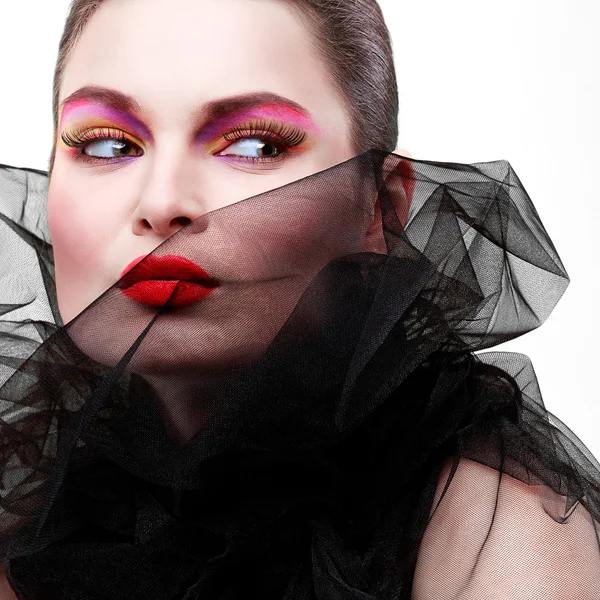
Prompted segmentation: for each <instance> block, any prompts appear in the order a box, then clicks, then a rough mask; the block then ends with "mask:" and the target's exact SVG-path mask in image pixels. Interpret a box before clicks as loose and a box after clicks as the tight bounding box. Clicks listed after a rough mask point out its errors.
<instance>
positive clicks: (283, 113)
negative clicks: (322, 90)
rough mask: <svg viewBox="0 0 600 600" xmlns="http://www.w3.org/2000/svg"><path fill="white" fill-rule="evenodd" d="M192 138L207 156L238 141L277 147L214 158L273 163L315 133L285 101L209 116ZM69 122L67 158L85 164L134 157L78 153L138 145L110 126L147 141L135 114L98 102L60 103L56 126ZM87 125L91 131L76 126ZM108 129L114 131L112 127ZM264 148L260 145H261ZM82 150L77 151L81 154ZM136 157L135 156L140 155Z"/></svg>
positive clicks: (65, 139)
mask: <svg viewBox="0 0 600 600" xmlns="http://www.w3.org/2000/svg"><path fill="white" fill-rule="evenodd" d="M212 117H213V118H212V120H210V121H209V122H207V123H206V124H205V125H204V126H203V127H202V128H201V129H200V130H199V132H198V133H197V134H196V136H195V138H194V140H195V143H200V144H202V145H203V146H204V148H205V149H206V152H207V154H216V153H218V152H224V151H225V150H226V149H227V148H228V147H230V146H231V145H232V144H233V143H235V142H236V141H238V140H247V139H259V140H262V141H263V142H265V143H266V144H267V145H272V146H275V147H276V148H279V149H280V151H279V154H278V155H273V154H272V153H270V154H268V155H267V156H247V155H239V154H236V153H235V152H233V151H232V152H230V153H228V154H217V155H218V156H220V157H221V158H224V159H227V160H232V161H236V162H240V161H246V162H252V163H266V162H268V163H274V162H277V161H280V160H283V159H284V158H285V156H286V155H288V154H293V153H294V152H295V151H297V149H298V147H299V146H300V145H301V144H302V143H303V142H304V140H305V138H306V135H307V132H308V131H311V132H319V131H320V130H319V129H318V127H317V126H316V125H315V124H314V122H313V121H312V119H310V117H308V116H307V115H306V114H305V113H304V112H302V111H301V110H297V109H295V108H294V107H293V106H290V105H288V104H286V103H281V102H271V103H263V104H258V105H255V106H251V107H249V108H240V109H238V110H237V111H233V112H232V113H230V112H226V113H224V114H221V115H219V114H218V113H217V114H213V115H212ZM71 121H74V126H73V128H72V129H71V130H69V131H66V129H67V127H65V131H63V133H62V134H61V136H60V138H61V140H62V142H63V144H64V145H65V146H67V147H68V148H70V149H71V154H73V155H75V158H77V159H80V158H81V159H83V160H85V161H86V162H91V163H97V164H101V163H102V162H115V161H118V162H120V161H122V160H123V159H129V158H135V155H134V156H132V155H128V156H120V157H112V156H111V157H107V156H90V155H88V154H86V153H85V152H84V151H83V150H81V149H84V150H85V148H86V147H87V146H88V145H89V144H90V143H92V142H94V141H101V140H102V141H106V142H107V143H108V144H110V143H112V144H113V145H114V147H119V149H122V148H124V147H127V146H129V147H131V146H138V147H139V143H138V142H136V141H135V140H134V139H133V140H132V139H129V138H128V136H127V135H126V134H125V133H124V132H123V131H120V130H119V129H115V128H114V126H117V127H122V128H124V129H126V130H127V132H128V133H131V134H132V135H133V136H135V137H137V138H139V139H141V140H148V141H150V142H151V141H152V133H151V132H150V130H149V129H148V127H147V126H146V125H145V124H144V123H143V122H142V121H140V120H139V119H138V118H137V117H136V116H135V115H132V114H130V113H128V112H124V111H121V110H118V109H116V108H112V107H109V106H105V105H103V104H100V103H98V102H97V101H96V102H95V101H93V100H87V99H85V98H77V99H74V100H71V101H69V102H68V103H67V104H65V106H64V109H63V113H62V115H61V126H62V125H63V123H64V122H67V123H70V122H71ZM85 121H89V122H90V127H83V126H81V125H79V126H77V125H76V124H79V123H82V122H85ZM111 125H112V126H113V127H111ZM263 148H264V145H263ZM80 150H81V151H80ZM139 155H140V154H138V156H139Z"/></svg>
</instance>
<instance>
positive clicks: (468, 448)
mask: <svg viewBox="0 0 600 600" xmlns="http://www.w3.org/2000/svg"><path fill="white" fill-rule="evenodd" d="M47 184H48V180H47V174H46V173H45V172H42V171H35V170H32V169H19V168H15V167H9V166H1V167H0V228H1V233H0V248H1V250H0V268H1V270H0V277H1V285H0V293H1V294H2V297H1V298H0V409H1V410H2V414H1V415H0V417H1V421H0V424H1V425H2V436H1V438H0V439H1V448H2V469H1V471H0V472H1V473H2V490H1V491H2V493H1V497H2V499H1V501H0V506H1V510H2V512H1V513H0V519H1V520H0V549H1V554H2V559H3V560H5V561H6V562H7V566H8V568H7V574H8V576H9V581H10V582H11V585H12V587H13V588H14V589H15V591H16V593H17V595H18V597H19V598H21V599H28V600H33V599H37V598H39V599H42V598H44V599H54V598H65V599H69V600H75V599H84V598H85V599H91V598H94V599H95V598H98V599H106V598H115V599H117V598H128V599H131V598H140V599H141V598H144V599H148V598H157V599H165V600H166V599H173V600H175V599H177V600H191V599H196V598H201V599H204V598H210V599H213V598H214V599H219V600H221V599H222V600H225V599H233V598H245V599H247V598H262V599H266V598H274V599H275V598H278V599H282V598H283V599H285V600H292V599H294V600H295V599H309V598H318V599H319V600H321V599H323V600H324V599H333V598H344V599H346V598H348V599H349V598H353V599H357V600H358V599H359V598H360V599H361V600H367V599H372V600H380V599H392V598H394V599H396V598H410V597H411V595H410V594H411V583H412V578H413V575H414V569H415V563H416V560H417V555H418V550H419V545H420V541H421V539H422V538H423V534H424V532H425V531H426V528H427V525H428V523H429V519H430V517H431V513H432V511H434V509H435V508H436V506H435V505H434V492H435V490H436V486H437V485H438V479H439V476H440V472H441V467H442V463H443V461H444V459H446V458H447V457H453V459H454V468H456V465H457V464H458V461H459V460H460V459H461V458H464V459H470V460H472V461H476V462H478V463H480V464H482V465H486V466H488V467H491V468H492V469H495V470H497V471H498V472H500V473H505V474H507V475H509V476H511V477H514V478H516V479H518V480H520V481H521V482H524V483H527V484H529V485H536V486H543V487H544V488H547V489H548V490H552V491H553V492H554V493H555V494H558V495H560V496H562V497H564V504H560V503H557V502H555V501H552V502H551V501H548V502H547V503H546V504H545V505H544V510H545V511H546V512H547V514H548V515H549V517H551V520H552V522H553V523H564V522H566V521H568V518H569V515H570V514H571V513H572V512H573V510H574V509H575V508H576V506H577V505H579V504H581V505H582V506H584V507H585V509H586V510H587V511H589V514H590V515H591V516H592V517H593V518H594V519H595V520H596V521H600V465H599V464H598V461H597V460H596V459H595V458H594V457H593V455H592V454H591V453H590V452H589V450H588V449H587V448H586V447H585V446H584V444H583V443H582V442H581V441H580V440H579V439H578V438H577V437H576V435H575V434H574V433H573V432H572V431H570V430H569V429H568V427H567V426H566V425H564V424H563V423H562V422H561V421H560V420H559V419H558V418H557V417H556V416H554V415H552V414H551V413H549V412H548V411H547V410H546V409H545V407H544V404H543V401H542V398H541V394H540V390H539V387H538V385H537V381H536V377H535V373H534V371H533V368H532V365H531V362H530V361H529V359H528V358H527V357H526V356H525V355H523V354H518V353H513V352H498V351H485V352H483V351H484V350H487V349H489V348H491V347H493V346H495V345H497V344H499V343H502V342H504V341H507V340H510V339H514V338H516V337H518V336H520V335H522V334H524V333H526V332H528V331H530V330H532V329H534V328H536V327H538V326H539V325H541V324H542V323H543V322H544V321H545V320H546V318H547V317H548V315H549V314H550V312H551V311H552V309H553V308H554V306H555V305H556V303H557V302H558V300H559V299H560V297H561V295H562V294H563V293H564V291H565V289H566V287H567V285H568V282H569V279H568V276H567V273H566V271H565V269H564V266H563V264H562V263H561V260H560V258H559V255H558V253H557V251H556V249H555V248H554V245H553V244H552V241H551V240H550V238H549V236H548V234H547V232H546V230H545V229H544V226H543V225H542V223H541V220H540V218H539V215H538V213H537V211H536V210H535V207H534V205H533V203H532V202H531V199H530V198H529V196H528V194H527V192H526V191H525V189H524V187H523V185H522V183H521V181H520V180H519V178H518V177H517V175H516V173H515V172H514V170H513V169H512V167H511V165H510V164H509V163H508V162H506V161H495V162H485V163H477V164H458V163H447V162H433V161H423V160H416V159H412V158H406V157H402V156H400V155H397V154H394V153H390V152H383V151H379V150H370V151H368V152H365V153H363V154H361V155H359V156H356V157H354V158H352V159H350V160H348V161H346V162H344V163H341V164H339V165H335V166H333V167H331V168H329V169H327V170H325V171H322V172H319V173H316V174H314V175H311V176H309V177H306V178H303V179H301V180H298V181H295V182H292V183H290V184H288V185H286V186H282V187H280V188H277V189H274V190H270V191H268V192H265V193H263V194H259V195H257V196H253V197H249V198H246V199H244V200H242V201H240V202H237V203H235V204H232V205H229V206H226V207H224V208H221V209H219V210H215V211H212V212H210V213H206V214H205V215H202V216H201V217H199V218H198V219H196V220H194V221H192V223H190V224H189V225H187V226H185V227H183V228H182V229H180V230H179V231H178V232H177V233H176V234H174V235H173V236H171V237H169V238H168V239H167V240H165V241H164V242H163V243H162V244H161V245H160V246H158V247H157V248H156V249H155V250H154V251H153V252H152V255H154V256H157V257H160V256H166V255H180V256H184V257H187V258H189V259H190V260H195V261H199V262H201V263H202V264H205V263H208V265H209V267H210V266H212V267H214V269H217V270H218V268H219V266H222V268H223V270H222V271H221V274H222V279H223V281H224V284H223V286H222V290H221V291H222V294H221V295H220V296H219V297H218V298H217V297H215V298H212V297H209V298H208V299H206V300H202V301H200V302H198V303H197V304H194V305H192V306H188V307H186V308H185V309H184V310H181V309H177V308H174V307H173V306H170V305H169V303H168V302H167V303H166V304H165V305H164V306H159V307H153V308H150V307H148V306H142V305H140V304H139V303H136V302H134V301H132V300H131V299H130V298H128V297H125V296H124V295H123V294H122V292H121V288H120V284H121V283H122V282H121V281H117V282H115V284H114V285H113V286H111V287H110V288H109V289H107V290H106V291H105V292H104V293H103V294H102V295H101V296H99V297H98V298H97V299H96V300H94V301H93V302H92V303H91V304H90V305H89V306H88V307H86V309H85V310H83V311H82V312H81V313H80V314H79V315H77V316H76V317H75V318H74V319H72V320H71V321H69V322H68V323H66V324H65V323H63V322H62V320H61V317H60V311H59V308H58V301H57V296H56V288H55V284H54V258H53V254H52V245H51V240H50V234H49V230H48V223H47V215H46V204H45V203H46V195H47ZM375 200H377V202H375ZM374 211H375V212H374ZM376 211H379V213H377V212H376ZM374 215H375V216H377V218H380V220H381V239H380V244H379V249H378V251H376V252H372V251H368V252H367V251H365V250H364V248H363V247H362V246H361V239H362V238H361V232H364V230H365V228H366V227H367V226H368V224H369V223H370V222H371V221H372V220H373V217H374ZM298 224H304V225H306V224H308V225H306V228H305V229H301V228H299V229H298V234H297V235H296V234H295V231H296V229H294V228H295V227H297V226H298ZM307 232H308V233H307ZM268 248H277V249H278V251H277V252H271V253H270V254H269V253H267V252H266V249H268ZM211 261H212V262H211ZM142 262H143V261H142ZM135 268H138V267H137V266H136V267H135ZM209 333H210V335H209ZM169 373H170V374H171V379H170V380H169V378H168V377H167V376H168V375H169ZM157 380H160V381H161V385H160V392H158V388H157V386H156V385H155V382H156V381H157ZM168 381H172V382H173V386H172V388H170V387H169V385H168ZM165 382H167V384H165ZM207 382H209V383H210V385H208V383H207ZM180 384H185V385H180ZM453 473H454V471H452V472H451V474H450V477H449V478H448V485H449V483H450V480H451V478H452V475H453ZM549 497H550V496H549ZM552 498H556V496H552ZM443 501H444V498H443V497H442V498H441V500H440V506H441V504H443ZM457 527H460V524H457ZM594 534H595V540H596V544H595V545H594V547H593V548H589V552H590V555H594V556H596V555H598V553H599V552H600V538H599V533H598V531H597V530H596V529H594ZM474 566H475V565H473V570H474Z"/></svg>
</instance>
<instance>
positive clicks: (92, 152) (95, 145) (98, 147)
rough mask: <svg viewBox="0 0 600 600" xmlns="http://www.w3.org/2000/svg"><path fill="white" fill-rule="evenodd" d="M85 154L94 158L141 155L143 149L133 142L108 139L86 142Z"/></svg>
mask: <svg viewBox="0 0 600 600" xmlns="http://www.w3.org/2000/svg"><path fill="white" fill-rule="evenodd" d="M83 154H86V155H87V156H92V157H94V158H119V157H122V156H140V154H141V151H139V148H137V147H136V146H135V144H132V143H131V142H122V141H119V140H115V139H106V140H97V141H95V142H90V143H88V144H86V146H85V147H84V148H83Z"/></svg>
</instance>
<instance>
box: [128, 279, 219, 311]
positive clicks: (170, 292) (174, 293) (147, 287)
mask: <svg viewBox="0 0 600 600" xmlns="http://www.w3.org/2000/svg"><path fill="white" fill-rule="evenodd" d="M215 289H216V288H215V287H208V286H206V285H202V284H201V283H197V282H193V281H180V280H177V279H170V280H160V279H149V280H146V281H139V282H138V283H134V284H133V285H131V286H129V287H128V288H125V289H122V290H121V292H123V294H125V296H127V297H128V298H130V299H131V300H135V301H136V302H139V303H140V304H145V305H146V306H154V307H159V306H172V307H179V306H187V305H188V304H192V303H194V302H197V301H198V300H202V299H203V298H206V296H208V295H209V294H210V293H212V292H213V291H214V290H215Z"/></svg>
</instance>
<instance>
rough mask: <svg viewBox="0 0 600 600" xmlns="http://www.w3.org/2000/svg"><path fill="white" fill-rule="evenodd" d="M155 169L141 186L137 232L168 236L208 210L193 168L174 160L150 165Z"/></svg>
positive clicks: (134, 224)
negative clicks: (168, 162) (200, 194)
mask: <svg viewBox="0 0 600 600" xmlns="http://www.w3.org/2000/svg"><path fill="white" fill-rule="evenodd" d="M149 170H150V171H151V172H150V173H149V174H148V176H147V178H146V180H145V181H144V182H143V183H142V185H141V186H140V191H139V194H138V202H137V207H136V209H135V211H134V213H133V218H132V231H133V233H134V235H149V234H155V235H159V236H161V237H164V238H167V237H169V236H170V235H173V234H174V233H175V232H176V231H178V230H179V229H181V228H182V227H184V226H185V225H187V224H188V223H191V221H193V220H194V219H196V218H197V217H199V216H200V215H201V214H203V213H204V212H206V209H205V207H204V203H203V202H202V200H201V199H200V198H199V194H198V182H197V177H196V176H195V175H196V174H194V173H193V170H192V169H189V168H188V169H186V167H185V165H184V164H183V163H182V162H178V161H175V160H172V157H171V160H170V164H165V163H164V161H163V163H161V164H160V166H159V165H158V161H155V162H154V165H149Z"/></svg>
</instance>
